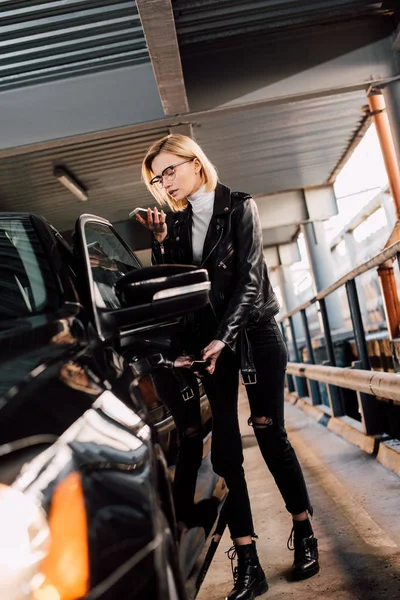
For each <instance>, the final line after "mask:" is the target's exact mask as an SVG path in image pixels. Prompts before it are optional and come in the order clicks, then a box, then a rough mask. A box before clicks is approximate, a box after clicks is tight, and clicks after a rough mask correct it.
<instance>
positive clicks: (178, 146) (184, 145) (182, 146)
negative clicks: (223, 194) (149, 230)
mask: <svg viewBox="0 0 400 600" xmlns="http://www.w3.org/2000/svg"><path fill="white" fill-rule="evenodd" d="M160 152H170V153H171V154H176V155H177V156H179V157H182V158H183V159H185V158H192V159H195V158H197V160H198V161H199V162H200V164H201V174H202V176H203V179H204V183H205V185H206V191H207V192H212V191H213V190H215V188H216V186H217V182H218V175H217V170H216V168H215V167H214V165H213V164H212V162H211V161H210V159H209V158H207V156H206V155H205V154H204V152H203V150H202V149H201V148H200V146H199V145H198V144H197V143H196V142H195V141H194V140H192V138H190V137H187V136H186V135H180V134H177V133H172V134H170V135H166V136H165V137H163V138H161V139H160V140H158V141H157V142H154V144H152V145H151V146H150V148H149V149H148V150H147V153H146V156H145V157H144V159H143V163H142V179H143V181H144V183H145V184H146V187H147V189H148V190H149V192H150V193H151V194H152V195H153V196H154V198H155V199H156V200H157V202H158V204H160V205H161V206H163V205H165V204H168V206H169V207H170V208H171V210H173V211H178V210H183V209H184V208H185V207H186V206H187V199H184V200H174V198H172V197H171V196H169V195H168V193H167V192H166V191H165V189H164V188H161V189H160V188H157V186H155V185H151V184H150V181H151V179H152V178H153V177H154V175H155V173H153V171H152V169H151V164H152V162H153V160H154V159H155V157H156V156H158V155H159V154H160Z"/></svg>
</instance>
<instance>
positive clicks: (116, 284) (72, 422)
mask: <svg viewBox="0 0 400 600" xmlns="http://www.w3.org/2000/svg"><path fill="white" fill-rule="evenodd" d="M0 265H1V266H0V390H1V391H0V482H1V484H2V485H0V523H1V538H0V540H1V541H0V573H1V582H0V590H1V594H0V596H1V598H7V600H17V599H18V600H20V599H23V598H32V599H34V600H75V599H78V598H85V599H87V600H89V599H93V600H94V599H101V600H108V599H110V600H111V599H113V600H114V599H115V598H118V599H119V600H124V599H126V600H134V599H146V600H169V599H170V600H175V599H178V600H183V599H184V598H185V597H186V596H185V590H184V580H185V579H186V578H187V576H188V575H189V573H190V572H191V570H192V568H193V565H194V563H195V562H196V559H197V557H198V556H199V553H200V552H201V550H202V547H203V545H204V541H205V538H206V536H207V534H208V532H209V528H210V527H211V525H212V522H213V520H214V519H213V518H212V519H211V521H210V519H209V522H208V523H203V524H200V523H198V524H197V526H195V527H192V528H191V529H188V530H185V531H184V532H183V533H182V532H181V536H180V538H179V545H178V544H177V540H178V536H177V530H176V523H175V517H174V504H173V502H172V499H171V491H170V490H171V485H170V474H171V473H173V470H174V464H175V460H176V453H177V440H176V430H175V425H174V421H173V419H172V416H171V415H170V414H169V412H168V410H167V408H166V407H165V406H164V405H163V404H162V402H161V401H160V398H159V397H158V396H157V395H156V393H155V391H154V387H153V385H152V380H151V374H152V373H154V372H155V371H156V370H157V369H162V368H165V364H166V361H165V355H166V354H168V353H169V354H171V352H172V353H173V352H176V355H178V354H179V351H180V348H179V344H180V339H181V338H180V329H181V327H182V318H183V316H184V315H185V314H186V313H189V312H193V311H195V310H197V309H201V308H202V307H203V306H205V304H206V303H207V301H208V289H209V281H208V277H207V273H206V271H204V270H201V269H197V270H196V269H195V268H194V267H190V266H182V267H180V266H176V265H175V266H173V265H170V266H168V265H165V266H160V267H143V266H142V265H141V263H140V261H139V260H138V258H137V257H136V256H135V254H134V253H133V252H132V251H131V250H130V249H129V247H128V246H127V245H126V244H125V243H124V241H123V240H122V239H121V238H120V236H119V235H118V234H117V233H116V231H115V230H114V229H113V227H112V226H111V224H110V223H108V222H107V221H105V220H104V219H101V218H99V217H95V216H92V215H83V216H82V217H81V218H80V219H79V221H78V223H77V225H76V228H75V234H74V243H73V248H72V247H71V246H70V245H69V244H68V243H67V242H66V241H65V240H64V239H63V238H62V236H61V235H60V234H59V233H58V232H57V231H56V230H55V229H54V228H53V227H52V226H51V225H50V224H49V223H47V222H46V220H45V219H43V218H42V217H39V216H36V215H31V214H21V213H2V214H1V215H0ZM174 345H175V347H174ZM199 385H201V384H200V380H199ZM201 410H202V417H203V419H202V420H203V435H204V446H203V460H202V464H201V467H200V469H199V475H198V485H197V489H196V502H199V501H201V500H207V499H213V500H214V504H213V506H217V509H218V505H219V503H220V501H221V500H222V499H223V497H224V495H225V492H226V490H225V487H224V484H223V482H221V480H220V479H219V478H218V477H217V476H216V475H215V473H214V472H213V471H212V468H211V463H210V452H209V450H210V444H211V440H210V437H211V431H210V430H211V426H210V419H211V414H210V408H209V405H208V401H207V399H206V397H205V396H204V394H202V397H201Z"/></svg>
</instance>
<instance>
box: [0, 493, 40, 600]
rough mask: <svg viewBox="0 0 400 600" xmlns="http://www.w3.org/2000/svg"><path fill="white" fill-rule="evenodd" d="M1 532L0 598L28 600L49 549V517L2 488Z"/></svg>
mask: <svg viewBox="0 0 400 600" xmlns="http://www.w3.org/2000/svg"><path fill="white" fill-rule="evenodd" d="M0 531H1V537H0V591H1V593H0V596H1V598H7V600H28V599H30V598H32V589H31V586H30V583H31V581H32V579H33V578H34V576H35V575H36V574H37V573H38V572H39V569H40V565H41V563H42V561H43V558H44V557H45V556H46V554H47V551H48V548H49V539H50V532H49V527H48V525H47V522H46V516H45V514H44V512H43V511H42V510H41V509H40V508H39V507H38V506H37V505H36V504H35V503H34V502H33V501H32V500H31V499H30V498H29V497H27V496H24V494H22V493H21V492H18V491H16V490H13V489H12V488H10V487H7V486H5V485H1V484H0Z"/></svg>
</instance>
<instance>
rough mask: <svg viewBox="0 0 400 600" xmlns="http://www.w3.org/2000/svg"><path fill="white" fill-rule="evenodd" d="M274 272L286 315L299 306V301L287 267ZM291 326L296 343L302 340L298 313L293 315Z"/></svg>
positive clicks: (301, 327)
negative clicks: (292, 326)
mask: <svg viewBox="0 0 400 600" xmlns="http://www.w3.org/2000/svg"><path fill="white" fill-rule="evenodd" d="M275 272H276V275H277V278H278V282H279V287H280V289H281V293H282V300H283V304H284V307H283V308H284V312H285V313H288V312H290V311H291V310H294V309H295V308H297V307H298V305H299V300H298V298H297V296H296V294H295V293H294V286H293V277H292V271H291V270H290V267H289V266H283V265H281V266H280V267H278V268H277V269H275ZM293 325H294V332H295V335H296V339H297V341H299V340H301V339H303V338H304V331H303V325H302V323H301V315H300V313H297V314H295V315H293Z"/></svg>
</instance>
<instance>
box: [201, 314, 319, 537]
mask: <svg viewBox="0 0 400 600" xmlns="http://www.w3.org/2000/svg"><path fill="white" fill-rule="evenodd" d="M248 336H249V341H250V344H251V347H252V351H253V359H254V364H255V367H256V371H257V383H256V384H255V385H247V386H246V391H247V396H248V399H249V403H250V411H251V417H267V419H268V424H267V426H266V427H263V428H258V427H256V426H255V427H254V433H255V436H256V438H257V442H258V445H259V447H260V450H261V453H262V455H263V457H264V460H265V462H266V464H267V466H268V468H269V470H270V472H271V474H272V475H273V477H274V479H275V482H276V484H277V486H278V488H279V490H280V492H281V494H282V497H283V499H284V501H285V504H286V508H287V510H288V511H289V512H290V513H292V514H300V513H302V512H304V511H306V510H308V511H310V512H312V509H311V506H310V501H309V498H308V493H307V488H306V484H305V481H304V477H303V473H302V470H301V467H300V464H299V462H298V460H297V457H296V454H295V452H294V450H293V448H292V446H291V444H290V442H289V440H288V438H287V434H286V430H285V423H284V414H283V412H284V411H283V409H284V385H285V371H286V364H287V349H286V345H285V342H284V340H283V338H282V335H281V332H280V329H279V327H278V325H277V323H276V321H275V319H271V320H269V321H267V322H265V323H260V324H259V325H258V326H257V327H256V328H254V329H252V330H250V331H248ZM239 368H240V359H239V357H238V356H236V355H235V354H234V353H233V352H232V351H231V350H230V349H229V348H225V349H224V350H223V351H222V352H221V354H220V356H219V358H218V360H217V363H216V369H215V372H214V374H213V375H207V376H206V377H205V378H204V386H205V389H206V392H207V395H208V397H209V400H210V403H211V408H212V414H213V434H212V448H211V458H212V463H213V467H214V470H215V471H216V473H218V474H219V475H221V476H222V477H224V478H225V481H226V484H227V486H228V488H229V495H228V498H227V501H226V506H225V511H226V515H227V521H228V526H229V529H230V533H231V537H232V538H238V537H244V536H248V535H253V534H254V529H253V520H252V516H251V508H250V501H249V495H248V491H247V485H246V480H245V476H244V471H243V466H242V465H243V451H242V441H241V437H240V431H239V421H238V378H239ZM260 476H261V477H262V474H260Z"/></svg>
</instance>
